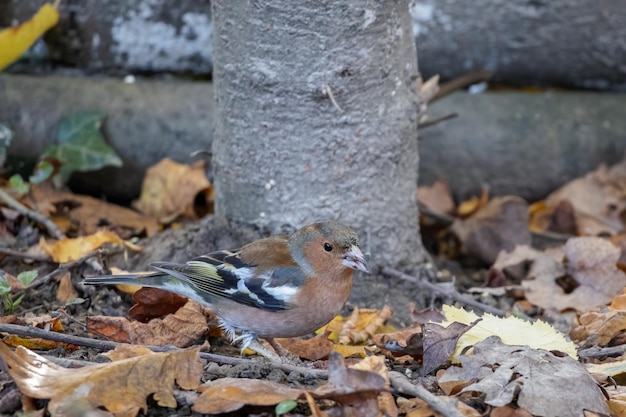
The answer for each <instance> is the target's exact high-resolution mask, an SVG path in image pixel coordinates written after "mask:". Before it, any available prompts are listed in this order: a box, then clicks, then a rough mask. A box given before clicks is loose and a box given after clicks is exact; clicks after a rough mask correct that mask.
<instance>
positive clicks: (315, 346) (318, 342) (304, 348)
mask: <svg viewBox="0 0 626 417" xmlns="http://www.w3.org/2000/svg"><path fill="white" fill-rule="evenodd" d="M329 335H330V332H329V331H328V330H326V331H325V332H323V333H320V334H318V335H316V336H315V337H312V338H311V339H306V340H304V339H300V338H299V337H290V338H284V339H276V341H277V342H278V343H279V344H280V345H281V346H282V347H284V348H285V349H287V350H288V351H289V352H291V353H293V354H295V355H297V356H299V357H301V358H303V359H306V360H309V361H317V360H320V359H324V358H327V357H328V355H330V352H332V351H333V347H334V346H335V344H334V343H333V342H332V340H329V339H328V336H329Z"/></svg>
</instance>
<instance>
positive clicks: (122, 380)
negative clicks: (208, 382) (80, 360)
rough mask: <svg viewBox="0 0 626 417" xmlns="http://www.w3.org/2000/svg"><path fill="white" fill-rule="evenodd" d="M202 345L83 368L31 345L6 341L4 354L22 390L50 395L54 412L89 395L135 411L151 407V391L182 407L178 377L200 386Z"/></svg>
mask: <svg viewBox="0 0 626 417" xmlns="http://www.w3.org/2000/svg"><path fill="white" fill-rule="evenodd" d="M198 353H199V348H193V349H187V350H181V351H173V352H162V353H154V354H151V355H143V356H138V357H136V358H130V359H124V360H120V361H116V362H111V363H103V364H96V365H92V366H88V367H84V368H78V369H75V368H74V369H66V368H62V367H60V366H58V365H56V364H55V363H53V362H52V361H50V360H48V359H46V358H44V357H42V356H39V355H37V354H36V353H34V352H31V351H29V350H28V349H25V348H22V347H18V348H17V349H16V351H15V352H13V351H11V349H9V348H8V346H6V345H5V344H0V355H1V356H2V358H3V359H4V362H5V364H6V365H7V368H8V371H9V374H10V375H11V377H12V378H13V380H14V381H15V383H16V384H17V386H18V387H19V389H20V391H21V392H22V393H23V394H24V395H27V396H29V397H32V398H38V399H50V403H49V405H48V409H49V411H50V413H51V414H52V415H58V414H57V410H58V409H59V408H61V407H65V406H67V404H68V403H70V402H73V401H78V400H87V401H89V403H91V404H92V405H93V406H95V407H98V406H103V407H106V408H107V409H108V410H109V411H111V412H113V413H116V414H118V413H124V415H126V416H134V415H136V414H137V412H138V411H139V410H142V411H143V412H144V413H145V412H146V411H147V409H148V405H147V403H146V398H147V397H148V396H150V395H152V396H153V398H154V400H155V401H156V402H157V403H158V404H159V405H160V406H162V407H171V408H173V407H176V399H175V398H174V395H173V388H174V382H176V383H177V384H178V385H179V386H180V387H181V388H183V389H187V390H191V389H196V388H197V387H198V385H199V383H200V377H201V376H202V371H203V364H202V361H201V360H200V356H199V354H198Z"/></svg>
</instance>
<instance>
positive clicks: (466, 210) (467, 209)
mask: <svg viewBox="0 0 626 417" xmlns="http://www.w3.org/2000/svg"><path fill="white" fill-rule="evenodd" d="M488 202H489V190H488V189H486V188H483V189H482V190H481V192H480V197H476V196H474V197H472V198H470V199H469V200H467V201H463V202H462V203H461V204H459V207H458V208H457V210H456V215H457V217H460V218H462V219H465V218H467V217H469V216H473V215H474V214H475V213H476V212H477V211H478V210H480V209H481V208H483V207H484V206H486V205H487V203H488Z"/></svg>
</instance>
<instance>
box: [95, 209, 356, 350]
mask: <svg viewBox="0 0 626 417" xmlns="http://www.w3.org/2000/svg"><path fill="white" fill-rule="evenodd" d="M150 265H151V266H152V267H153V268H154V269H156V270H157V271H158V272H154V273H148V274H138V275H110V276H101V277H92V278H86V279H85V280H84V283H85V284H104V285H111V284H132V285H139V286H143V287H154V288H161V289H164V290H167V291H170V292H173V293H176V294H180V295H183V296H185V297H188V298H190V299H192V300H194V301H197V302H199V303H201V304H203V305H206V306H208V307H210V308H211V309H212V310H213V311H214V312H215V315H216V316H217V317H218V319H219V323H220V326H221V327H222V329H223V330H224V331H225V333H226V334H227V335H228V336H229V337H230V338H231V340H232V341H233V342H237V341H239V342H241V349H242V351H243V350H244V349H246V348H250V349H252V350H254V351H256V352H257V353H260V354H262V355H264V356H266V357H269V358H270V359H278V358H279V357H278V356H277V355H276V354H274V353H273V352H270V351H269V350H268V349H265V348H264V347H263V345H261V344H260V343H259V341H258V340H257V337H259V336H261V337H264V338H268V339H269V340H270V343H272V341H271V338H274V337H297V336H303V335H306V334H309V333H311V332H313V331H315V330H317V329H319V328H320V327H322V326H324V325H326V324H327V323H328V322H329V321H331V320H332V319H333V318H334V317H335V316H336V315H337V314H338V313H339V312H340V311H341V309H342V307H343V305H344V304H345V302H346V300H347V299H348V296H349V295H350V290H351V288H352V270H361V271H364V272H367V267H366V263H365V258H364V256H363V253H362V252H361V249H360V248H359V240H358V237H357V235H356V233H355V232H354V231H353V230H352V229H350V228H349V227H347V226H344V225H343V224H341V223H337V222H334V221H325V222H320V223H314V224H310V225H308V226H305V227H303V228H301V229H299V230H297V231H296V232H295V233H293V234H292V235H291V236H274V237H269V238H266V239H260V240H257V241H255V242H252V243H249V244H248V245H246V246H244V247H242V248H240V249H239V250H237V251H234V252H231V251H218V252H212V253H210V254H208V255H204V256H200V257H197V258H194V259H192V260H190V261H188V262H187V263H185V264H174V263H169V262H154V263H152V264H150ZM272 346H275V345H274V344H272Z"/></svg>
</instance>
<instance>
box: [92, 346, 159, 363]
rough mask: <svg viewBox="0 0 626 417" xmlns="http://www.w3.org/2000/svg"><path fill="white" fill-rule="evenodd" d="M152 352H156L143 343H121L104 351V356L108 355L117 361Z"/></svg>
mask: <svg viewBox="0 0 626 417" xmlns="http://www.w3.org/2000/svg"><path fill="white" fill-rule="evenodd" d="M152 354H154V352H153V351H151V350H150V349H148V348H147V347H145V346H143V345H126V344H120V345H117V346H116V347H115V349H113V350H110V351H108V352H105V353H103V354H102V356H106V357H107V358H109V359H111V360H112V361H113V362H115V361H120V360H122V359H129V358H136V357H137V356H143V355H152Z"/></svg>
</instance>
